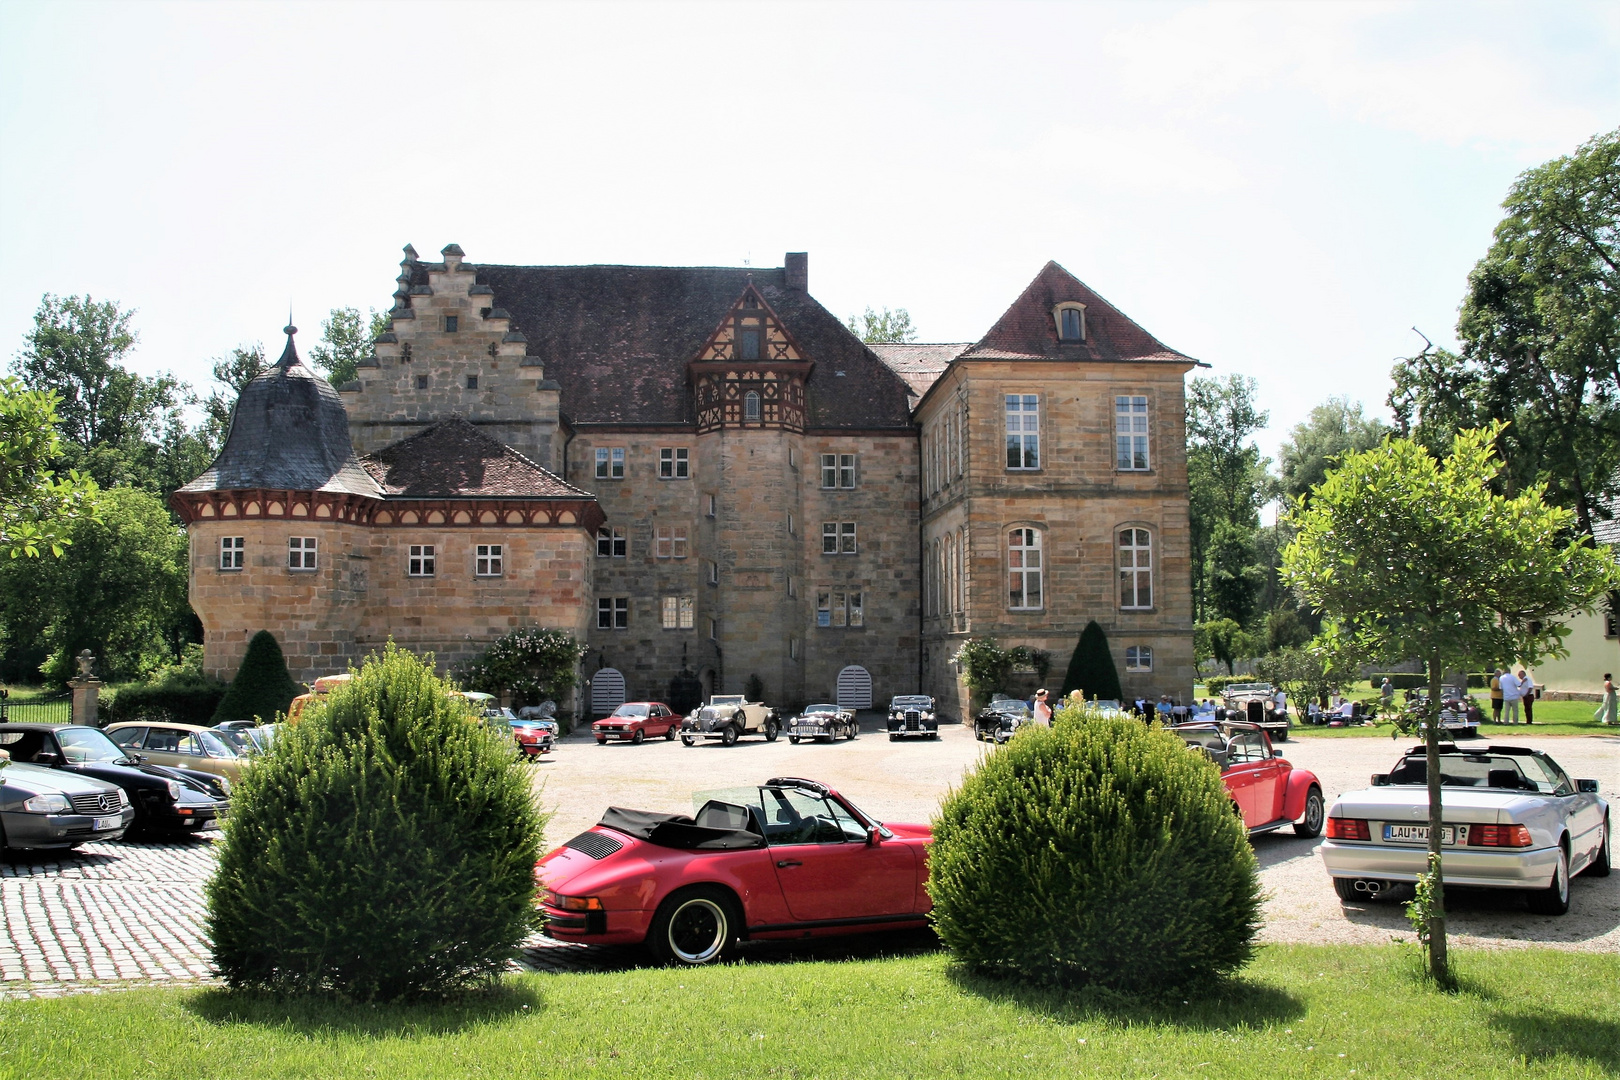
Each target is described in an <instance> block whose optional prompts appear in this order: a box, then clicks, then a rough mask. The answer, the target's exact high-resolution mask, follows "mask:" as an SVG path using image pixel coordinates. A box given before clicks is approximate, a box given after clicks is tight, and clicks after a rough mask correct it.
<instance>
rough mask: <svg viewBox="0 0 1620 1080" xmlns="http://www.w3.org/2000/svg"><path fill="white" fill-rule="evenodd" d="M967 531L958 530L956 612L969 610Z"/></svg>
mask: <svg viewBox="0 0 1620 1080" xmlns="http://www.w3.org/2000/svg"><path fill="white" fill-rule="evenodd" d="M967 558H968V541H967V529H966V528H965V527H964V528H960V529H957V530H956V610H957V611H966V610H967Z"/></svg>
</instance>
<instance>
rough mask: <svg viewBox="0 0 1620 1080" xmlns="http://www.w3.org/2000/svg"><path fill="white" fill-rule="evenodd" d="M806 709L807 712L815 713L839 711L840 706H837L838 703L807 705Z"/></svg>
mask: <svg viewBox="0 0 1620 1080" xmlns="http://www.w3.org/2000/svg"><path fill="white" fill-rule="evenodd" d="M804 711H805V712H807V713H813V712H837V711H838V706H836V705H806V706H805V707H804Z"/></svg>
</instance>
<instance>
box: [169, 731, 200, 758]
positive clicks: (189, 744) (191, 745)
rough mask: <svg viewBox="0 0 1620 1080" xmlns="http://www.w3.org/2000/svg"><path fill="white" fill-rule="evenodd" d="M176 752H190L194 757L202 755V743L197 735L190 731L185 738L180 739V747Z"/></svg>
mask: <svg viewBox="0 0 1620 1080" xmlns="http://www.w3.org/2000/svg"><path fill="white" fill-rule="evenodd" d="M175 752H176V753H178V754H190V755H191V756H192V757H202V756H203V748H202V743H201V742H199V741H198V740H197V736H196V735H193V734H191V733H189V732H188V733H187V734H186V736H185V738H183V739H181V740H180V748H179V749H178V750H176V751H175Z"/></svg>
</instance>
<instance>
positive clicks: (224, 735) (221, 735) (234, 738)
mask: <svg viewBox="0 0 1620 1080" xmlns="http://www.w3.org/2000/svg"><path fill="white" fill-rule="evenodd" d="M197 738H198V739H199V740H201V742H202V745H203V749H204V750H206V751H207V752H208V756H209V757H217V758H234V757H241V756H242V755H244V754H246V753H247V752H248V748H247V743H245V742H243V741H242V737H241V736H240V735H238V734H237V733H236V732H234V731H219V730H218V729H215V730H213V731H199V732H197Z"/></svg>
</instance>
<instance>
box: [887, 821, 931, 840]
mask: <svg viewBox="0 0 1620 1080" xmlns="http://www.w3.org/2000/svg"><path fill="white" fill-rule="evenodd" d="M883 827H884V828H885V829H888V830H889V831H890V832H892V833H894V835H896V836H907V837H911V836H920V837H922V838H923V839H924V840H932V839H933V838H934V827H933V826H932V825H918V824H916V823H915V822H910V821H885V822H884V823H883Z"/></svg>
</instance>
